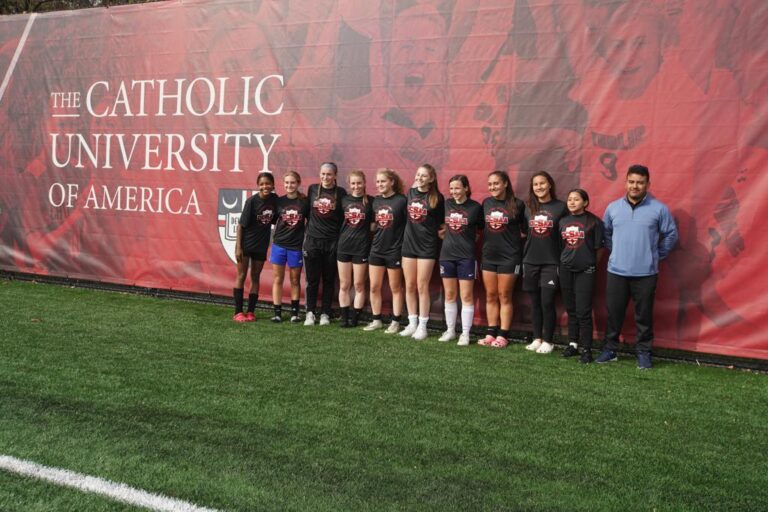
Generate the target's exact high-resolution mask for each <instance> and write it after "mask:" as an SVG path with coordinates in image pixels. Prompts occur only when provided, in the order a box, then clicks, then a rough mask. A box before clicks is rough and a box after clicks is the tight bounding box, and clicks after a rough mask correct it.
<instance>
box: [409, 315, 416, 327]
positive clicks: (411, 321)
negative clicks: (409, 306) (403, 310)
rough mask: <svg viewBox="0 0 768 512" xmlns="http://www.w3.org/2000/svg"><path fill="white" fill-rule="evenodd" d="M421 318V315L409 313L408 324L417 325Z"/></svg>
mask: <svg viewBox="0 0 768 512" xmlns="http://www.w3.org/2000/svg"><path fill="white" fill-rule="evenodd" d="M418 320H419V315H408V326H411V325H416V322H418Z"/></svg>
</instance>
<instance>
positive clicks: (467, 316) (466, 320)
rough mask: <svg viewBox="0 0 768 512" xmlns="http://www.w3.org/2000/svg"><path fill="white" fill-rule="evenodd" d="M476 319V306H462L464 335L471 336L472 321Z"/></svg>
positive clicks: (462, 330) (462, 329)
mask: <svg viewBox="0 0 768 512" xmlns="http://www.w3.org/2000/svg"><path fill="white" fill-rule="evenodd" d="M473 318H475V306H474V305H471V306H465V305H464V304H462V305H461V332H462V333H463V334H469V330H470V329H472V319H473Z"/></svg>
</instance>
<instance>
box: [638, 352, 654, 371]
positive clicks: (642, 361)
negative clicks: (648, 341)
mask: <svg viewBox="0 0 768 512" xmlns="http://www.w3.org/2000/svg"><path fill="white" fill-rule="evenodd" d="M637 367H638V368H639V369H641V370H651V369H653V363H652V362H651V353H650V352H638V353H637Z"/></svg>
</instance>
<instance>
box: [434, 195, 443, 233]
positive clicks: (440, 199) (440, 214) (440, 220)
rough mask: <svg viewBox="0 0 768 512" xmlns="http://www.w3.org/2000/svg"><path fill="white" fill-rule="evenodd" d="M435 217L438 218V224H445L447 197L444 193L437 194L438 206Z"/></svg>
mask: <svg viewBox="0 0 768 512" xmlns="http://www.w3.org/2000/svg"><path fill="white" fill-rule="evenodd" d="M435 210H436V213H435V218H437V225H438V226H441V225H443V224H445V198H444V197H443V196H442V194H439V195H438V196H437V207H436V208H435Z"/></svg>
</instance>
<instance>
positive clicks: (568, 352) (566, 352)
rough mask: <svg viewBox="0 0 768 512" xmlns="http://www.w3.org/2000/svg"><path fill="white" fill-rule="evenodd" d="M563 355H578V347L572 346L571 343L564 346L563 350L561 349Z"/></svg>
mask: <svg viewBox="0 0 768 512" xmlns="http://www.w3.org/2000/svg"><path fill="white" fill-rule="evenodd" d="M562 355H563V357H573V356H577V355H579V349H578V348H576V347H574V346H573V345H568V346H567V347H565V350H563V354H562Z"/></svg>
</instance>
